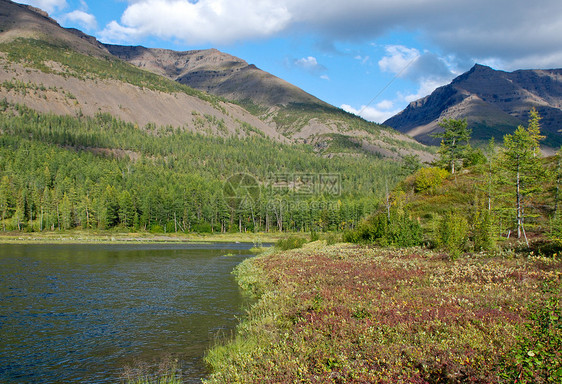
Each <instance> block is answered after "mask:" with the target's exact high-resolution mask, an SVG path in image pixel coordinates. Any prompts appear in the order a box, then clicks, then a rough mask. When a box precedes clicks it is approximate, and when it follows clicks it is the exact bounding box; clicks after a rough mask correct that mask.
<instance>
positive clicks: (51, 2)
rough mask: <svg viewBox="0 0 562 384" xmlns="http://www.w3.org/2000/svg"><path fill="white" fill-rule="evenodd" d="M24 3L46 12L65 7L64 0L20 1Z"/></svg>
mask: <svg viewBox="0 0 562 384" xmlns="http://www.w3.org/2000/svg"><path fill="white" fill-rule="evenodd" d="M22 3H24V4H29V5H32V6H34V7H37V8H40V9H42V10H44V11H46V12H47V13H53V12H55V11H56V10H59V11H60V10H61V9H64V8H66V7H67V5H68V4H67V3H66V0H27V1H22Z"/></svg>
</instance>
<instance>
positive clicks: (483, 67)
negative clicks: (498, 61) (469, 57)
mask: <svg viewBox="0 0 562 384" xmlns="http://www.w3.org/2000/svg"><path fill="white" fill-rule="evenodd" d="M493 70H494V69H493V68H492V67H488V66H487V65H482V64H478V63H476V64H474V67H472V69H471V70H470V71H469V72H476V71H485V72H488V71H493Z"/></svg>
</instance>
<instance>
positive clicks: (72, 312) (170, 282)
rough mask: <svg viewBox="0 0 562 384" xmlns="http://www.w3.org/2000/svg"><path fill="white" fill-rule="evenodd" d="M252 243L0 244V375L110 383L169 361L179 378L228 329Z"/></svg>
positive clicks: (9, 379)
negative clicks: (236, 274)
mask: <svg viewBox="0 0 562 384" xmlns="http://www.w3.org/2000/svg"><path fill="white" fill-rule="evenodd" d="M251 246H252V244H233V243H231V244H224V243H223V244H220V243H217V244H207V245H185V244H183V245H181V244H135V245H129V244H127V245H87V244H81V245H0V382H2V383H61V382H64V383H110V382H111V383H115V382H120V380H121V379H122V375H123V369H124V367H127V366H128V367H137V366H141V365H146V364H148V366H152V365H157V364H159V363H160V362H161V361H164V360H172V361H175V360H176V359H177V361H178V366H179V368H180V369H181V371H182V377H183V379H184V381H185V382H187V383H198V382H200V380H201V378H202V377H204V376H205V375H206V374H207V371H206V369H205V365H204V363H203V360H202V358H203V355H204V354H205V351H206V350H207V349H208V348H209V347H210V346H211V345H212V344H213V343H214V342H215V340H216V338H217V335H218V336H220V335H227V336H228V335H230V334H231V332H232V330H233V329H234V327H235V326H236V324H237V323H238V318H239V316H240V315H241V314H242V310H241V308H242V306H243V304H244V298H243V297H242V295H241V293H240V291H239V288H238V286H237V284H236V282H235V280H234V278H233V276H232V275H231V271H232V269H233V268H234V267H235V266H236V265H237V264H238V263H240V262H241V261H242V260H244V259H245V258H247V257H250V256H251V254H250V252H249V251H248V249H249V248H250V247H251Z"/></svg>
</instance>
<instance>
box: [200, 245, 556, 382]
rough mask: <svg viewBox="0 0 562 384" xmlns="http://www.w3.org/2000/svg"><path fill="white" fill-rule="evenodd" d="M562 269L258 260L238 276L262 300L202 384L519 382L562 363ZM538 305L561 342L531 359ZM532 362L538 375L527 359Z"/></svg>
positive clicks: (334, 258) (365, 258) (512, 263)
mask: <svg viewBox="0 0 562 384" xmlns="http://www.w3.org/2000/svg"><path fill="white" fill-rule="evenodd" d="M561 271H562V262H561V261H560V260H559V259H552V258H541V257H535V256H530V255H527V256H525V257H511V258H497V257H489V256H486V255H483V254H474V255H470V256H466V255H465V256H464V257H462V258H460V259H458V260H456V261H454V262H451V261H449V257H448V255H444V254H439V253H434V252H430V251H427V250H423V249H406V250H399V249H379V248H373V247H366V246H356V245H349V244H336V245H333V246H326V243H325V242H315V243H310V244H306V245H305V246H304V247H303V248H301V249H295V250H291V251H285V252H272V253H269V254H267V255H264V256H258V257H256V258H253V259H249V260H246V261H244V262H243V263H242V264H241V265H240V266H239V267H238V268H237V270H236V274H237V278H238V280H239V282H240V285H241V286H242V287H243V289H244V290H246V291H247V292H250V293H251V294H253V295H255V296H256V297H257V298H258V300H257V301H256V302H255V304H253V306H252V307H251V308H250V309H249V311H248V315H247V317H246V319H245V320H244V321H243V322H242V323H241V324H240V325H239V328H238V331H237V336H236V337H235V338H234V340H232V341H231V342H230V343H226V344H221V345H217V346H216V347H215V348H213V349H212V350H211V351H210V352H209V353H208V355H207V357H206V361H207V363H208V364H209V365H210V367H211V368H212V371H213V374H212V375H211V376H210V377H209V378H208V379H207V380H206V381H205V382H206V383H207V384H211V383H240V382H243V383H273V382H274V383H294V382H303V383H344V382H345V383H365V382H370V383H381V382H384V383H387V382H390V383H393V382H396V383H398V382H413V383H440V382H450V383H457V382H472V383H501V382H514V378H517V377H521V378H522V377H523V376H522V375H523V373H524V368H525V367H527V370H528V367H529V366H531V367H533V366H540V365H541V364H543V365H542V366H544V365H545V364H546V365H548V364H547V363H548V361H551V362H552V361H560V360H561V359H560V351H559V350H556V349H555V348H557V347H556V346H557V345H559V344H560V340H562V325H561V323H560V317H557V316H556V314H558V315H559V314H560V310H561V308H560V295H561V293H560V279H561V277H562V273H561ZM545 284H547V285H548V284H550V286H551V287H552V286H554V287H555V288H556V289H551V290H544V289H543V286H544V285H545ZM544 303H550V304H549V305H550V306H548V305H544ZM541 307H542V308H550V312H548V313H547V315H545V316H543V315H541V316H539V317H540V318H548V319H554V320H552V321H551V323H549V324H551V325H548V327H550V328H548V327H547V328H548V329H549V331H548V332H549V333H548V335H549V340H550V339H553V340H554V341H555V342H550V344H548V343H544V342H542V341H541V338H540V337H539V338H538V339H537V338H535V339H532V340H539V341H534V343H535V344H541V343H542V345H546V344H548V345H547V346H546V347H543V349H544V351H541V352H540V353H538V352H537V353H535V351H534V350H533V351H528V350H527V347H526V345H529V344H530V343H533V341H531V342H529V340H531V339H530V337H531V336H533V333H530V332H529V329H537V327H533V326H532V324H533V316H532V315H533V313H535V309H536V308H541ZM535 317H537V316H535ZM529 324H531V326H529ZM543 328H544V327H543ZM541 329H542V328H541ZM553 335H554V336H553ZM535 336H536V335H535ZM543 339H544V337H543ZM525 343H527V344H525ZM557 343H558V344H557ZM547 349H548V354H547V353H546V350H547ZM521 351H523V352H521ZM531 355H533V356H532V357H533V358H537V357H538V360H539V361H538V362H537V361H534V362H531V363H532V364H535V365H529V364H531V363H526V362H525V361H526V360H525V359H521V356H523V357H531ZM543 355H548V356H549V359H550V360H548V361H547V360H546V358H543ZM518 359H519V360H518ZM541 359H542V360H541ZM524 364H527V365H524ZM549 369H551V371H550V373H549V374H547V375H545V376H544V377H550V378H553V381H548V380H547V379H545V380H546V381H544V380H543V381H541V380H542V379H541V380H538V379H536V378H535V379H529V380H528V381H527V382H556V380H557V379H556V378H555V372H554V371H552V370H553V369H558V368H556V367H555V366H552V365H551V366H550V368H549ZM561 369H562V368H561ZM547 371H548V370H547ZM560 372H562V371H560ZM549 375H550V376H549ZM519 381H520V382H521V381H523V382H524V380H522V379H521V380H519Z"/></svg>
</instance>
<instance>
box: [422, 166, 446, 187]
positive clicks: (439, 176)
mask: <svg viewBox="0 0 562 384" xmlns="http://www.w3.org/2000/svg"><path fill="white" fill-rule="evenodd" d="M448 176H449V171H447V170H445V169H442V168H437V167H430V168H422V169H420V170H418V171H417V172H416V173H415V174H414V190H415V191H416V192H424V191H427V190H431V189H434V188H436V187H439V186H441V184H443V181H444V180H445V179H446V178H447V177H448Z"/></svg>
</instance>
